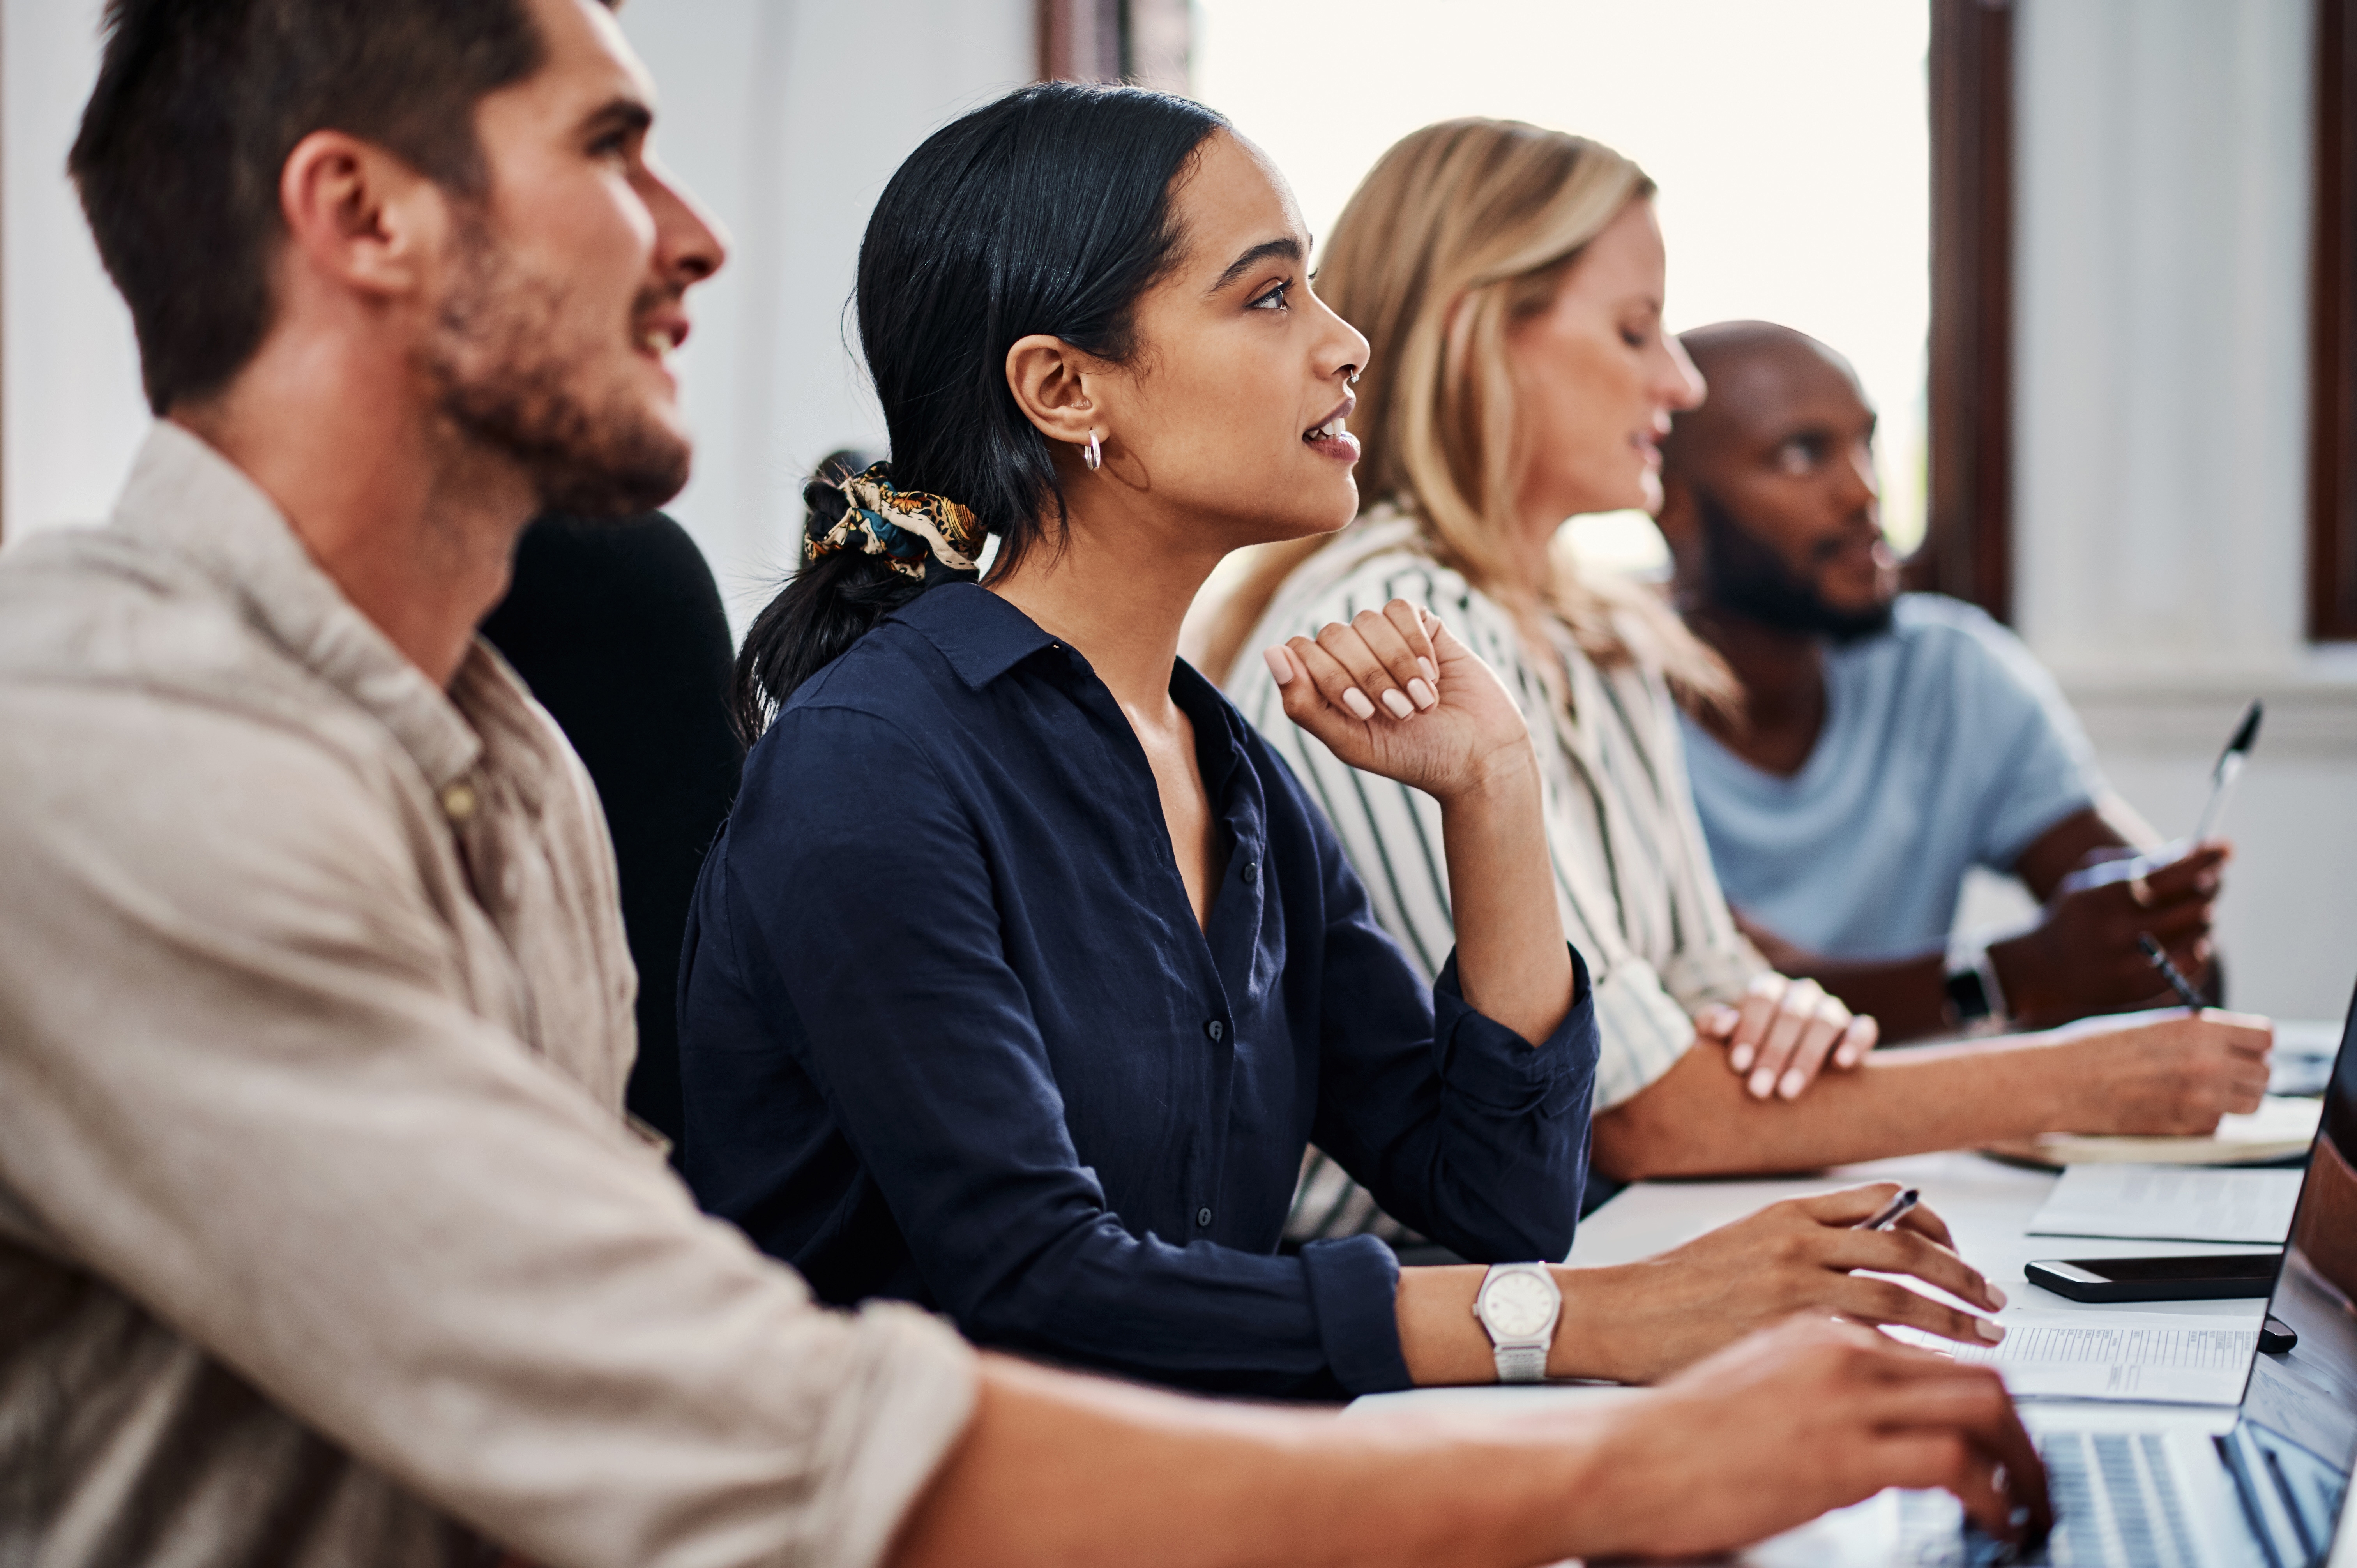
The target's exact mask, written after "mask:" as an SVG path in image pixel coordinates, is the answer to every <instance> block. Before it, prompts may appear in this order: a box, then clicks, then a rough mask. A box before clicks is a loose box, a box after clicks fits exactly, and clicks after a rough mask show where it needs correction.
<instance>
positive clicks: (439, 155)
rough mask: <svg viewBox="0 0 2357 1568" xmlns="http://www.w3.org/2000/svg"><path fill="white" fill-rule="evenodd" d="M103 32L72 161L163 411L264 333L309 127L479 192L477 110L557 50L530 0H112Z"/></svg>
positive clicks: (199, 389) (223, 376)
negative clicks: (294, 168)
mask: <svg viewBox="0 0 2357 1568" xmlns="http://www.w3.org/2000/svg"><path fill="white" fill-rule="evenodd" d="M105 32H106V54H105V59H104V61H103V62H102V65H101V66H100V68H99V74H98V85H97V87H96V88H95V89H93V90H92V91H91V95H90V103H89V105H88V106H87V107H86V108H84V109H83V111H82V117H81V134H80V135H79V136H77V137H76V138H75V139H74V145H73V152H72V153H71V155H70V156H69V157H68V158H67V160H66V166H67V168H68V170H69V171H70V173H71V174H72V176H73V178H74V184H75V186H76V188H79V189H80V191H81V205H82V211H83V212H84V213H85V214H87V215H88V217H89V219H90V227H91V234H92V235H93V236H94V237H95V238H96V239H97V241H98V253H99V256H100V258H101V259H102V260H103V261H104V262H105V263H106V270H107V272H108V274H110V275H111V276H113V279H114V286H115V287H116V288H118V289H120V290H122V291H123V297H124V301H125V302H126V303H127V304H129V306H131V322H132V326H133V327H134V328H135V329H136V330H137V332H138V334H139V360H140V373H141V376H142V378H143V380H144V381H145V383H146V388H147V402H148V404H149V406H151V407H152V408H153V409H154V410H155V411H156V413H159V414H160V413H165V412H166V411H167V410H168V409H169V408H170V407H171V406H172V405H173V404H174V403H178V402H179V401H180V400H182V399H184V398H200V397H204V396H206V395H208V394H210V393H212V392H219V391H220V390H221V388H222V387H224V386H226V385H227V384H228V383H229V381H231V378H232V377H234V376H235V375H236V374H237V372H238V371H241V370H242V369H243V368H244V366H245V364H246V362H247V361H248V360H251V359H252V358H253V354H254V351H255V350H256V349H259V348H260V347H261V346H262V340H263V338H264V335H265V334H266V333H267V332H268V331H269V329H270V324H271V312H272V287H271V272H272V265H273V262H274V258H275V257H276V255H277V252H278V245H279V242H280V241H281V240H282V239H283V238H284V236H285V232H286V229H285V220H284V219H283V218H282V216H281V214H280V211H279V205H278V182H279V176H280V173H281V172H282V171H283V170H284V169H285V166H286V157H287V155H288V154H290V153H292V152H293V151H294V150H295V145H296V143H298V142H300V141H301V140H302V139H303V138H304V137H305V136H307V135H309V134H311V133H312V132H314V131H321V130H335V131H342V132H345V133H347V134H350V135H353V136H358V137H360V138H361V139H362V140H364V141H368V142H372V143H374V144H376V145H379V146H382V147H383V148H384V149H386V150H387V151H388V152H391V153H393V155H394V156H397V157H399V158H401V159H402V160H403V161H404V162H406V163H407V164H409V165H410V166H412V167H414V168H415V169H416V170H417V171H418V172H419V173H421V174H423V175H424V176H425V177H427V178H428V179H431V180H433V181H435V182H436V184H438V185H441V186H444V187H446V188H449V189H452V190H454V191H457V192H460V193H462V194H467V195H479V194H480V193H481V191H482V189H483V188H484V185H485V179H486V176H485V171H484V167H483V161H482V155H481V149H480V148H479V146H478V145H476V141H475V132H474V124H475V106H476V104H477V103H478V102H480V101H481V99H482V98H483V97H484V95H486V94H487V93H490V92H493V91H497V90H499V89H500V88H502V87H507V86H510V85H512V84H513V83H515V82H518V81H523V80H524V79H526V78H527V77H529V76H531V75H532V74H533V72H534V71H536V70H539V69H540V67H541V64H542V62H543V60H544V58H545V54H546V46H545V44H544V40H543V39H542V38H541V36H540V31H539V28H538V27H536V26H534V24H533V18H532V14H531V12H530V10H529V9H528V7H527V4H526V0H109V3H108V5H107V7H106V23H105Z"/></svg>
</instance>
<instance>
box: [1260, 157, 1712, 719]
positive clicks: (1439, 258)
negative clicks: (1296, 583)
mask: <svg viewBox="0 0 2357 1568" xmlns="http://www.w3.org/2000/svg"><path fill="white" fill-rule="evenodd" d="M1652 193H1653V182H1652V180H1651V179H1649V178H1647V177H1646V176H1645V173H1644V171H1643V170H1642V169H1641V168H1639V167H1638V166H1636V165H1635V164H1633V163H1631V161H1630V160H1629V159H1627V158H1625V157H1623V156H1620V154H1619V153H1616V152H1614V151H1613V150H1612V149H1611V148H1609V147H1607V146H1603V145H1599V144H1598V143H1595V142H1591V141H1588V140H1587V139H1585V138H1584V137H1579V136H1572V135H1566V134H1564V133H1562V132H1560V131H1547V130H1542V129H1541V128H1539V127H1538V126H1536V125H1527V124H1522V123H1521V122H1519V121H1512V120H1481V119H1465V120H1445V121H1442V122H1441V123H1440V124H1437V125H1427V126H1426V127H1425V128H1424V129H1423V130H1421V131H1417V132H1415V133H1413V134H1410V135H1408V136H1406V137H1405V138H1404V139H1402V140H1401V141H1400V142H1399V143H1398V144H1397V145H1394V147H1393V148H1392V149H1391V150H1390V151H1389V152H1387V153H1385V154H1384V155H1383V158H1382V160H1381V161H1380V162H1378V163H1377V164H1376V165H1375V166H1374V167H1373V169H1372V170H1371V171H1369V173H1368V175H1367V177H1366V178H1365V179H1363V180H1361V182H1360V184H1359V188H1358V189H1357V191H1355V192H1354V193H1352V195H1351V200H1350V204H1349V205H1348V206H1347V207H1345V208H1344V209H1342V216H1341V218H1340V220H1339V221H1338V222H1336V224H1335V226H1334V231H1333V233H1332V234H1331V235H1330V236H1329V238H1328V240H1327V242H1326V248H1325V251H1324V253H1323V254H1322V255H1321V256H1320V257H1319V260H1318V294H1319V295H1321V296H1322V297H1323V298H1324V299H1325V300H1326V302H1327V303H1328V304H1329V305H1330V306H1333V308H1334V310H1335V313H1336V314H1338V315H1340V317H1342V318H1343V319H1344V320H1346V321H1348V322H1350V323H1351V325H1352V326H1354V327H1356V328H1358V329H1359V330H1360V331H1361V332H1362V333H1364V334H1365V335H1366V338H1367V341H1368V343H1369V345H1370V346H1371V348H1372V353H1371V354H1370V355H1369V356H1368V363H1367V367H1366V370H1365V372H1364V373H1363V375H1362V376H1361V381H1360V385H1359V409H1358V413H1355V414H1354V415H1352V417H1351V429H1352V430H1353V431H1354V432H1355V433H1357V435H1358V436H1359V440H1360V443H1361V446H1363V447H1364V449H1365V455H1364V456H1362V457H1361V460H1360V463H1359V492H1360V495H1361V498H1362V499H1363V500H1364V502H1365V503H1367V504H1368V505H1372V504H1375V503H1379V502H1383V501H1390V502H1393V503H1394V504H1395V505H1397V506H1398V507H1399V508H1400V509H1401V510H1403V511H1405V512H1406V513H1407V514H1408V515H1410V516H1411V517H1413V518H1414V519H1415V522H1416V525H1417V527H1418V528H1419V529H1420V530H1421V532H1422V533H1423V536H1424V541H1425V544H1426V548H1427V549H1428V550H1429V551H1430V552H1431V553H1432V554H1433V556H1434V557H1435V559H1437V560H1438V561H1440V562H1442V563H1443V564H1447V565H1448V566H1451V567H1453V568H1455V569H1456V570H1457V571H1458V572H1460V573H1462V574H1463V575H1464V576H1465V578H1466V580H1467V581H1469V583H1471V584H1472V585H1473V586H1474V587H1475V588H1477V589H1479V590H1480V591H1481V592H1483V593H1485V594H1488V595H1490V596H1491V597H1493V598H1495V599H1498V600H1499V601H1500V602H1501V603H1502V604H1504V605H1506V606H1507V607H1509V608H1510V609H1512V611H1513V612H1514V614H1515V615H1516V617H1517V618H1520V619H1522V620H1523V621H1524V623H1525V627H1526V631H1527V632H1528V633H1529V634H1530V635H1531V636H1532V639H1533V640H1534V642H1537V643H1540V644H1542V645H1544V639H1543V637H1541V636H1539V635H1538V630H1539V628H1538V626H1537V621H1538V618H1539V615H1540V612H1541V611H1542V610H1545V611H1552V612H1553V613H1554V614H1555V616H1556V617H1558V618H1560V619H1561V620H1562V621H1563V623H1564V625H1565V626H1566V628H1569V630H1570V632H1571V635H1572V637H1573V639H1574V640H1575V641H1576V642H1577V645H1578V647H1579V648H1580V650H1581V651H1583V652H1585V653H1586V654H1587V656H1588V657H1589V658H1591V659H1593V660H1596V661H1597V662H1598V663H1599V664H1604V665H1613V664H1623V663H1628V662H1630V661H1631V660H1641V661H1642V662H1644V663H1647V664H1650V665H1652V666H1655V667H1657V668H1660V669H1661V670H1662V671H1663V672H1664V673H1665V674H1666V675H1667V676H1668V677H1669V678H1670V679H1671V680H1672V681H1673V682H1674V683H1676V684H1678V685H1679V686H1681V687H1682V688H1684V689H1685V690H1686V691H1688V692H1689V693H1693V694H1695V695H1696V696H1698V697H1701V698H1703V699H1705V700H1706V701H1713V702H1717V701H1723V700H1726V699H1727V698H1728V697H1731V696H1732V694H1733V693H1734V692H1735V685H1734V680H1733V677H1732V676H1731V675H1730V674H1729V673H1728V671H1727V666H1726V664H1725V663H1724V662H1723V661H1721V660H1720V659H1719V658H1718V656H1717V654H1716V653H1714V652H1712V651H1711V650H1709V649H1708V648H1706V647H1705V646H1704V645H1703V643H1702V642H1701V640H1700V639H1697V638H1695V636H1694V634H1693V633H1691V632H1689V631H1688V630H1687V629H1686V628H1685V626H1684V623H1683V622H1681V621H1680V620H1679V619H1678V618H1677V617H1676V616H1675V615H1674V614H1672V613H1671V612H1670V610H1669V608H1668V607H1667V606H1666V605H1665V604H1663V602H1662V599H1661V597H1660V596H1659V595H1657V594H1655V593H1653V592H1652V590H1650V589H1649V588H1647V587H1645V586H1644V585H1641V584H1636V583H1631V582H1627V581H1624V580H1620V579H1607V580H1604V581H1599V582H1587V581H1584V580H1583V579H1582V578H1581V576H1580V575H1579V574H1578V573H1577V570H1576V569H1575V568H1574V566H1573V564H1572V563H1571V561H1570V559H1569V557H1568V554H1567V553H1566V551H1564V550H1562V549H1560V548H1558V549H1556V550H1555V551H1552V552H1550V571H1549V580H1548V581H1546V582H1544V583H1539V584H1532V583H1529V582H1526V581H1524V580H1523V578H1522V575H1521V574H1520V572H1519V571H1518V570H1517V567H1516V564H1515V562H1514V560H1513V558H1512V556H1511V555H1510V553H1509V552H1508V550H1507V547H1506V540H1507V538H1508V537H1509V536H1510V535H1511V534H1512V532H1516V531H1518V530H1519V529H1520V527H1521V526H1522V524H1521V520H1520V518H1519V517H1518V516H1517V515H1516V513H1515V510H1514V500H1515V495H1514V474H1515V469H1516V464H1517V460H1518V457H1519V454H1518V452H1517V449H1516V446H1515V443H1516V441H1517V440H1519V439H1523V438H1526V437H1527V435H1528V433H1527V432H1522V431H1518V430H1517V428H1516V423H1515V422H1516V413H1517V410H1516V408H1515V400H1514V392H1513V381H1512V372H1511V370H1510V367H1509V364H1508V360H1507V356H1506V334H1507V330H1508V328H1509V327H1511V326H1512V323H1513V322H1514V321H1515V319H1517V318H1518V317H1523V316H1526V315H1528V314H1529V313H1531V312H1533V311H1535V310H1540V309H1544V307H1545V306H1547V305H1548V304H1550V303H1551V302H1552V301H1553V300H1554V298H1555V294H1556V291H1557V290H1558V289H1559V288H1560V287H1561V285H1562V283H1563V279H1564V275H1565V274H1566V273H1567V272H1569V271H1570V269H1571V267H1572V266H1573V264H1574V263H1577V261H1578V260H1579V258H1580V255H1581V254H1582V253H1583V252H1585V251H1586V249H1587V245H1588V243H1589V242H1591V241H1593V240H1594V239H1595V238H1596V237H1597V236H1598V234H1600V233H1602V232H1603V231H1604V230H1605V228H1606V227H1607V226H1608V225H1609V224H1610V223H1611V221H1612V220H1614V219H1615V218H1617V217H1619V216H1620V213H1621V212H1622V210H1623V209H1626V208H1627V207H1628V205H1629V203H1630V202H1631V201H1635V200H1639V199H1642V198H1645V197H1648V196H1651V195H1652ZM1325 542H1326V540H1325V539H1323V538H1320V539H1317V540H1310V541H1304V542H1299V543H1297V544H1290V545H1283V546H1277V547H1275V548H1274V549H1272V550H1271V551H1270V552H1269V553H1268V554H1267V556H1266V557H1265V559H1264V560H1262V561H1260V562H1257V563H1255V564H1254V570H1253V571H1252V572H1251V574H1250V575H1249V576H1248V577H1247V578H1246V580H1245V581H1244V582H1243V585H1242V586H1241V587H1240V588H1239V590H1238V592H1237V594H1236V596H1235V598H1234V600H1233V601H1232V603H1231V604H1230V606H1228V607H1227V608H1226V612H1225V613H1224V614H1222V615H1221V616H1220V618H1219V626H1220V632H1222V633H1225V632H1231V631H1232V634H1233V637H1234V639H1236V640H1237V641H1238V642H1241V640H1242V639H1243V635H1244V634H1245V633H1246V632H1248V631H1249V630H1250V629H1251V627H1252V625H1253V624H1254V622H1256V621H1257V620H1258V618H1259V617H1260V615H1261V614H1263V613H1265V610H1266V608H1267V607H1268V604H1269V602H1270V600H1272V599H1273V598H1274V597H1275V595H1276V592H1277V590H1278V589H1279V588H1280V587H1281V586H1282V585H1283V582H1284V579H1285V578H1286V576H1287V575H1290V574H1291V573H1292V571H1293V570H1295V569H1296V568H1297V567H1298V566H1299V565H1300V564H1302V563H1303V562H1304V561H1306V560H1307V559H1308V557H1309V555H1311V554H1313V553H1315V552H1316V551H1317V550H1318V547H1319V546H1321V545H1323V544H1324V543H1325ZM1239 621H1240V622H1241V623H1242V624H1237V623H1238V622H1239ZM1214 635H1215V637H1217V636H1218V635H1219V634H1217V633H1215V634H1214ZM1222 651H1224V652H1226V653H1227V654H1228V657H1229V658H1230V659H1232V657H1233V653H1234V650H1233V649H1232V648H1229V649H1225V650H1222Z"/></svg>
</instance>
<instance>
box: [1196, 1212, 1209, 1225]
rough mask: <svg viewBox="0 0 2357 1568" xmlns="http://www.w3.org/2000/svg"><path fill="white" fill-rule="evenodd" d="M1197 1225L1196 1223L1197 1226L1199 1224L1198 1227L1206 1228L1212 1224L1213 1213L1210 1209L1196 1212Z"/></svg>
mask: <svg viewBox="0 0 2357 1568" xmlns="http://www.w3.org/2000/svg"><path fill="white" fill-rule="evenodd" d="M1195 1223H1196V1224H1198V1225H1205V1226H1208V1225H1209V1224H1211V1210H1210V1209H1208V1208H1199V1209H1197V1210H1195Z"/></svg>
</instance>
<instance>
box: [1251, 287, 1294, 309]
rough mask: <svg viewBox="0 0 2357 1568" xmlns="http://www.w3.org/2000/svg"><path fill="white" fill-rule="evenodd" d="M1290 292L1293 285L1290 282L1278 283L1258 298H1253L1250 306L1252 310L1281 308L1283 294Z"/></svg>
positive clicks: (1283, 305) (1282, 306)
mask: <svg viewBox="0 0 2357 1568" xmlns="http://www.w3.org/2000/svg"><path fill="white" fill-rule="evenodd" d="M1292 292H1293V285H1292V284H1291V283H1290V282H1286V283H1281V284H1278V285H1275V287H1273V288H1271V289H1270V290H1269V291H1268V292H1267V293H1266V294H1264V295H1261V296H1260V297H1259V298H1258V299H1255V300H1254V301H1253V302H1252V305H1251V306H1250V308H1252V309H1254V310H1283V309H1284V308H1285V296H1286V295H1288V294H1290V293H1292Z"/></svg>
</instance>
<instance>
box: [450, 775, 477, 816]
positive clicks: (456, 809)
mask: <svg viewBox="0 0 2357 1568" xmlns="http://www.w3.org/2000/svg"><path fill="white" fill-rule="evenodd" d="M442 814H443V815H444V816H446V817H447V818H449V819H450V820H451V821H452V822H465V821H466V820H467V819H468V818H469V817H471V816H473V815H474V814H475V787H474V786H473V785H472V784H469V783H468V782H467V781H466V780H465V779H459V780H458V781H457V783H454V784H446V785H444V786H443V787H442Z"/></svg>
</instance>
